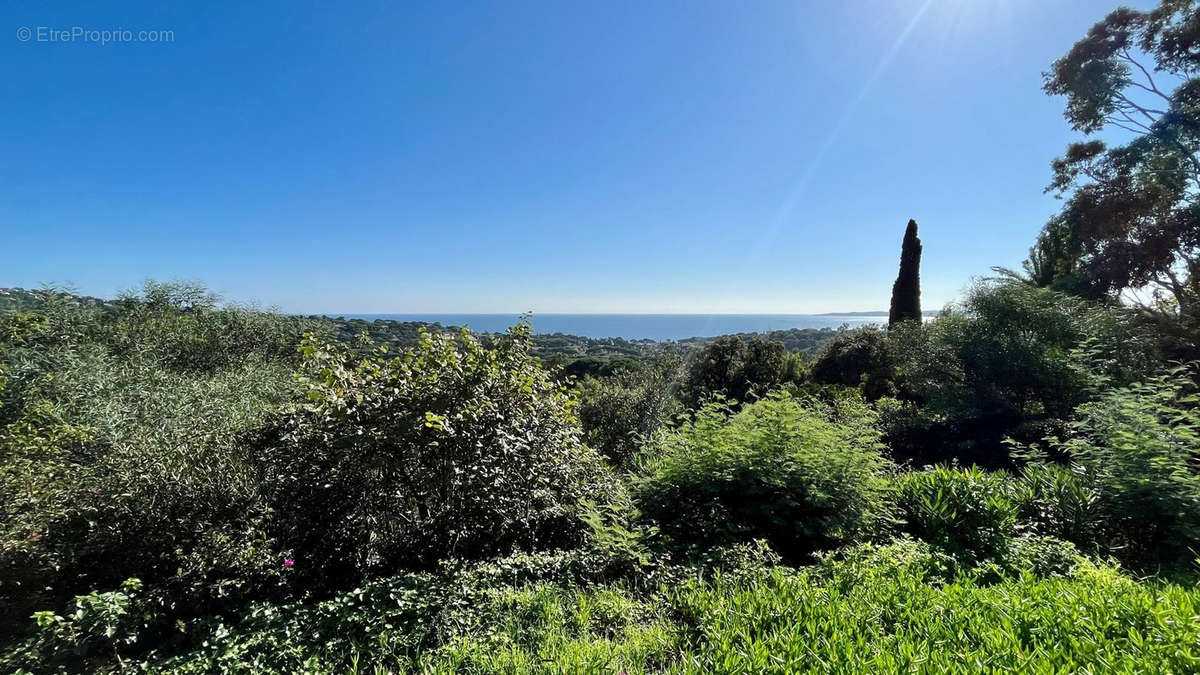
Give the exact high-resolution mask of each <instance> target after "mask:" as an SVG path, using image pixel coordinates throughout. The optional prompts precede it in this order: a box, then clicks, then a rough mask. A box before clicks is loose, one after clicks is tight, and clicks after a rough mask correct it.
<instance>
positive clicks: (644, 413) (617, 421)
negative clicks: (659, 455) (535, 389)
mask: <svg viewBox="0 0 1200 675" xmlns="http://www.w3.org/2000/svg"><path fill="white" fill-rule="evenodd" d="M673 389H674V388H673V387H672V385H671V383H670V382H669V381H668V378H667V374H666V373H663V372H662V371H652V370H648V369H647V370H642V371H636V372H633V371H624V372H621V373H618V374H616V375H613V376H610V377H604V378H592V377H589V378H587V379H584V380H583V381H581V382H579V384H578V385H577V387H576V393H577V395H578V396H579V422H580V425H581V426H582V427H583V433H584V438H585V439H586V440H587V443H588V445H590V446H591V447H593V448H596V449H597V450H599V451H600V452H602V453H603V454H604V456H605V457H607V458H608V459H609V460H610V461H611V462H612V463H613V464H614V465H615V466H618V467H628V466H630V465H631V462H632V460H633V458H634V456H635V455H636V454H637V452H638V450H639V448H640V447H641V446H642V444H643V443H645V442H646V441H647V440H648V439H649V438H651V437H652V436H653V435H654V434H655V433H656V432H657V431H658V430H659V429H660V428H662V427H663V425H665V424H666V423H668V422H669V421H670V420H671V418H672V417H674V416H675V415H676V414H678V412H679V404H678V403H677V402H676V400H675V396H674V390H673Z"/></svg>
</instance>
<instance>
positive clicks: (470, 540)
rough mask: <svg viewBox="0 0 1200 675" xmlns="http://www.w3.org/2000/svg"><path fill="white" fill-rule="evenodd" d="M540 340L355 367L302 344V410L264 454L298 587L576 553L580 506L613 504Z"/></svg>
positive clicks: (338, 353)
mask: <svg viewBox="0 0 1200 675" xmlns="http://www.w3.org/2000/svg"><path fill="white" fill-rule="evenodd" d="M529 347H530V328H529V326H528V324H521V325H518V326H516V327H514V328H513V329H511V330H510V332H509V335H508V337H507V338H506V339H503V340H500V341H498V344H496V345H495V346H494V347H485V346H483V345H482V344H481V343H480V342H479V340H478V339H477V338H476V337H475V336H473V335H472V334H471V333H470V332H469V331H466V330H464V331H462V332H461V333H460V334H459V335H458V336H457V337H452V336H446V335H432V334H429V333H424V332H423V333H422V334H421V336H420V338H419V341H418V344H417V345H416V346H414V347H412V348H410V349H407V350H405V351H403V352H401V353H400V354H399V355H398V356H396V357H393V358H387V356H386V353H385V351H386V350H380V351H377V352H376V353H375V354H374V355H372V356H367V357H365V358H362V359H359V360H356V361H355V360H349V357H348V354H347V352H346V348H345V347H342V346H339V345H320V344H316V343H314V342H306V343H305V345H304V347H303V350H304V352H305V354H306V359H307V361H306V364H305V369H304V375H303V378H302V379H303V383H304V385H305V386H306V387H307V389H308V396H307V403H306V404H304V405H302V406H299V407H297V408H296V409H295V410H294V411H293V412H291V413H290V414H289V415H288V416H287V417H286V419H284V420H283V421H282V422H281V424H279V425H278V427H277V428H274V429H270V430H268V433H266V434H265V435H264V437H263V440H262V441H261V442H260V443H259V445H260V449H259V453H258V456H259V457H260V459H261V462H262V466H263V471H264V473H263V476H262V481H263V483H264V484H265V485H266V486H267V489H268V490H269V492H270V495H271V497H270V498H271V503H272V504H273V505H274V508H275V512H276V513H277V514H278V520H279V525H280V528H279V530H278V538H279V540H280V541H281V542H284V545H285V546H286V547H287V548H288V549H289V550H290V551H292V552H293V558H294V560H295V572H294V576H296V577H297V579H303V580H304V581H305V582H306V583H309V584H312V585H313V586H314V587H317V588H320V587H322V586H324V585H333V586H335V587H336V586H344V585H345V584H347V583H354V582H355V581H356V580H359V579H363V578H369V577H373V576H377V575H379V574H382V573H386V572H387V571H389V570H397V569H404V568H427V567H429V566H431V565H433V564H435V563H436V562H437V561H438V560H439V559H442V558H446V557H451V556H453V557H459V558H465V559H476V558H481V557H485V556H489V555H494V554H498V553H504V552H506V551H508V550H511V549H513V548H538V547H541V548H552V547H558V546H570V545H574V544H577V543H579V542H580V541H581V540H582V536H583V534H584V530H585V528H584V524H583V522H582V521H580V519H579V513H580V508H581V506H580V505H581V503H582V502H583V501H585V500H588V499H591V500H594V501H603V500H604V499H605V498H606V497H609V496H610V494H611V493H612V492H614V491H616V490H618V489H619V488H618V485H617V484H616V483H615V482H614V481H613V480H612V478H611V476H610V474H609V472H608V471H607V469H606V468H605V467H604V465H603V463H602V461H601V460H600V458H599V456H598V455H596V454H595V453H594V452H593V451H591V450H589V449H588V448H587V447H586V446H584V445H583V444H582V443H581V442H580V438H579V427H578V424H577V421H576V419H575V416H574V413H573V408H574V406H575V400H574V399H573V398H572V397H571V396H570V395H569V394H568V392H567V391H566V390H565V389H564V388H563V387H562V386H561V385H559V384H557V383H555V382H554V380H553V379H552V377H551V376H550V374H549V373H548V372H546V371H545V370H543V369H542V368H541V367H540V366H539V365H538V363H537V361H536V360H535V359H534V358H533V357H532V356H530V354H529Z"/></svg>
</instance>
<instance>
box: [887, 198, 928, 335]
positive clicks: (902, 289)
mask: <svg viewBox="0 0 1200 675" xmlns="http://www.w3.org/2000/svg"><path fill="white" fill-rule="evenodd" d="M914 320H915V321H920V320H921V240H920V239H918V238H917V221H915V220H910V221H908V228H907V229H906V230H904V244H903V246H902V247H901V248H900V274H899V275H897V276H896V283H894V284H892V307H891V310H890V311H889V312H888V326H894V325H896V324H897V323H899V322H901V321H914Z"/></svg>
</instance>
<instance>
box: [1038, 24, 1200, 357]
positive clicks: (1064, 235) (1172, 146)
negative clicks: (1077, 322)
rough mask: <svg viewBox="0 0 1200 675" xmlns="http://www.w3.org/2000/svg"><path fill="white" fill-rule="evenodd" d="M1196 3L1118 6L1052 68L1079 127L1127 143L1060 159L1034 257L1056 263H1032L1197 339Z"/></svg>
mask: <svg viewBox="0 0 1200 675" xmlns="http://www.w3.org/2000/svg"><path fill="white" fill-rule="evenodd" d="M1197 5H1198V3H1197V1H1196V0H1162V2H1161V3H1160V4H1159V6H1158V7H1157V8H1155V9H1153V10H1150V11H1144V12H1143V11H1135V10H1132V9H1128V8H1120V9H1117V10H1115V11H1113V12H1112V13H1111V14H1109V15H1108V16H1107V17H1106V18H1105V19H1104V20H1103V21H1101V22H1100V23H1098V24H1096V25H1095V26H1093V27H1092V29H1091V30H1090V31H1088V34H1087V36H1086V37H1084V38H1083V39H1082V40H1080V41H1079V42H1077V43H1076V44H1075V45H1074V47H1072V48H1071V50H1070V51H1069V52H1068V53H1067V54H1066V55H1065V56H1063V57H1062V58H1060V59H1059V60H1057V61H1055V62H1054V65H1053V66H1052V68H1051V69H1050V72H1048V73H1046V74H1045V85H1044V87H1045V90H1046V92H1047V93H1049V94H1053V95H1061V96H1065V97H1066V110H1065V112H1064V116H1065V117H1066V119H1067V121H1069V122H1070V123H1071V126H1072V127H1073V128H1074V129H1075V130H1077V131H1080V132H1082V133H1083V134H1084V135H1085V136H1093V135H1096V134H1101V133H1103V132H1106V131H1108V132H1112V131H1116V132H1117V133H1118V134H1119V135H1120V136H1121V137H1122V140H1124V141H1125V142H1124V144H1123V145H1115V146H1109V145H1108V144H1107V143H1105V142H1104V141H1103V140H1100V139H1098V138H1093V139H1091V140H1087V141H1084V142H1079V143H1074V144H1072V145H1070V146H1069V147H1068V148H1067V152H1066V154H1065V155H1064V156H1063V157H1061V158H1059V159H1056V160H1055V161H1054V165H1053V166H1054V181H1053V183H1052V184H1051V185H1050V188H1049V190H1051V191H1055V192H1057V193H1058V194H1060V195H1065V196H1067V197H1068V198H1067V202H1066V204H1065V206H1064V208H1063V210H1062V212H1061V213H1059V214H1058V215H1057V216H1055V218H1054V219H1053V220H1051V222H1050V224H1048V225H1047V227H1046V231H1045V233H1044V235H1043V240H1040V241H1039V246H1038V247H1035V251H1034V252H1035V253H1039V254H1045V253H1052V256H1051V257H1052V258H1055V259H1051V260H1041V261H1036V262H1038V263H1039V264H1043V265H1044V266H1045V267H1046V268H1047V270H1048V271H1050V272H1051V276H1052V277H1054V278H1053V281H1052V282H1051V283H1049V284H1047V285H1052V286H1055V287H1058V288H1062V289H1063V290H1068V291H1072V292H1075V293H1078V294H1079V295H1083V296H1085V297H1092V298H1096V299H1100V298H1114V299H1115V298H1121V299H1123V300H1125V301H1128V302H1132V303H1134V304H1136V305H1138V306H1139V307H1140V308H1141V309H1142V310H1143V311H1145V312H1147V313H1149V314H1150V315H1151V316H1153V317H1155V318H1157V319H1160V320H1162V321H1163V322H1164V324H1171V325H1172V326H1173V327H1175V328H1181V329H1183V331H1182V332H1183V334H1185V335H1188V334H1190V335H1191V338H1189V341H1190V342H1191V343H1192V344H1194V345H1198V346H1200V339H1197V338H1198V337H1200V273H1198V272H1200V203H1198V201H1197V199H1196V197H1197V195H1198V194H1200V77H1198V76H1200V7H1198V6H1197ZM1048 243H1053V244H1055V245H1054V246H1053V247H1050V246H1047V245H1046V244H1048ZM1043 281H1046V279H1043Z"/></svg>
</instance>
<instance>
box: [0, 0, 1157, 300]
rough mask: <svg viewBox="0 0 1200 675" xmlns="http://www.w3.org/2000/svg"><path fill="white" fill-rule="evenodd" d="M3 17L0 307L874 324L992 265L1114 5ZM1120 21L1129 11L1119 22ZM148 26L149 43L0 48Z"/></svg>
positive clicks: (269, 7) (82, 12) (267, 6)
mask: <svg viewBox="0 0 1200 675" xmlns="http://www.w3.org/2000/svg"><path fill="white" fill-rule="evenodd" d="M102 4H106V3H95V2H87V3H70V2H54V3H5V5H4V6H3V8H2V9H0V17H3V19H4V20H3V22H0V23H2V24H3V30H4V31H5V35H4V36H3V37H0V63H3V64H4V65H3V70H2V71H0V72H3V80H2V82H3V84H2V85H0V86H3V87H4V88H5V89H6V92H5V93H6V95H5V97H4V100H5V103H4V105H3V107H2V109H0V120H3V126H2V127H0V128H2V129H3V132H4V133H2V134H0V242H3V245H0V286H24V287H36V286H38V285H40V284H43V283H47V282H53V283H60V284H72V285H74V286H75V287H76V288H77V289H79V290H80V291H82V292H85V293H89V294H94V295H100V296H111V295H113V294H114V293H115V292H116V291H118V290H119V289H122V288H128V287H131V286H135V285H137V284H138V283H139V282H140V281H141V280H142V279H145V278H156V279H173V278H182V279H195V280H201V281H204V282H206V283H207V284H209V285H210V286H211V287H212V288H213V289H214V290H216V291H218V292H220V293H221V294H223V295H225V296H226V297H229V298H231V299H236V300H239V301H257V302H260V303H262V304H265V305H275V306H278V307H279V308H281V309H283V310H285V311H295V312H334V313H339V312H518V311H526V310H532V311H535V312H543V313H548V312H734V313H739V312H741V313H754V312H781V313H794V312H824V311H839V310H869V309H884V308H886V306H887V302H888V295H889V293H890V288H891V283H892V281H893V279H894V277H895V269H896V264H897V261H898V258H899V247H900V239H901V237H902V235H903V231H904V225H905V223H906V222H907V220H908V219H909V218H910V217H911V218H916V219H917V220H918V222H919V223H920V225H921V237H922V240H923V241H924V247H925V254H924V261H923V269H922V273H923V279H922V281H923V291H924V300H925V306H926V307H927V308H930V307H938V306H940V305H941V304H943V303H944V302H946V301H949V300H952V299H954V298H955V297H956V296H957V295H958V294H959V292H960V291H961V290H962V289H963V288H964V287H965V286H966V285H967V283H968V282H969V281H970V278H971V277H972V276H977V275H985V274H987V273H988V269H989V267H991V266H992V265H1007V266H1015V265H1017V264H1019V261H1020V260H1021V259H1022V258H1023V257H1024V255H1025V253H1026V251H1027V249H1028V246H1029V244H1030V243H1031V242H1032V240H1033V237H1034V236H1035V234H1036V233H1037V231H1038V229H1039V228H1040V227H1041V225H1042V223H1044V222H1045V220H1046V219H1047V217H1049V216H1050V215H1051V214H1052V213H1054V212H1055V211H1056V210H1057V208H1058V202H1057V201H1056V200H1055V199H1054V198H1053V197H1052V196H1050V195H1045V194H1043V192H1042V189H1043V188H1044V186H1045V185H1046V183H1047V182H1048V181H1049V177H1050V171H1049V162H1050V160H1051V159H1052V158H1053V157H1055V156H1056V155H1057V154H1059V153H1060V152H1061V151H1062V149H1063V147H1064V146H1065V144H1066V143H1067V142H1069V141H1070V140H1072V139H1073V138H1074V137H1075V134H1074V133H1073V132H1071V131H1070V129H1069V128H1068V127H1067V125H1066V123H1065V122H1064V121H1063V120H1062V117H1061V109H1062V101H1061V100H1055V99H1051V98H1049V97H1047V96H1045V95H1044V94H1043V93H1042V92H1041V90H1040V84H1041V72H1042V71H1044V70H1045V69H1046V68H1047V67H1048V66H1049V64H1050V63H1051V61H1053V60H1054V59H1055V58H1057V57H1058V56H1060V55H1062V54H1063V53H1064V52H1065V51H1066V50H1067V49H1068V48H1069V47H1070V45H1071V44H1072V43H1073V42H1074V41H1075V40H1077V39H1078V38H1080V37H1082V35H1083V34H1084V32H1085V31H1086V30H1087V28H1088V27H1089V26H1091V25H1092V24H1093V23H1095V22H1096V21H1098V20H1100V19H1101V18H1102V17H1103V16H1104V14H1105V13H1107V11H1109V10H1110V9H1112V8H1113V7H1114V6H1115V5H1116V3H1115V2H1113V3H1112V4H1110V3H1109V2H1103V1H1097V0H1052V1H1046V0H847V1H846V2H832V1H826V0H810V1H803V2H767V1H755V2H728V1H725V0H718V1H713V2H707V1H701V0H689V1H687V2H646V1H645V0H641V1H638V2H623V1H614V2H604V3H597V2H589V3H567V2H544V3H525V2H515V1H514V2H492V3H483V2H480V3H474V2H468V3H444V2H437V3H428V4H424V3H415V2H399V3H397V2H378V3H374V2H367V3H325V2H320V3H318V2H303V1H292V2H287V3H283V2H279V3H274V2H256V3H225V2H203V3H200V2H181V3H161V2H126V3H121V4H120V5H119V6H118V5H116V4H112V5H111V6H101V5H102ZM1126 4H1130V5H1132V6H1135V7H1144V6H1148V5H1149V4H1151V3H1148V2H1141V3H1138V2H1127V3H1126ZM76 26H79V27H81V28H82V29H84V30H89V31H93V30H106V29H107V30H113V29H127V30H130V31H133V32H137V31H141V30H170V31H172V32H173V41H171V42H169V43H161V42H159V43H149V42H141V43H137V42H124V43H109V44H99V43H97V42H95V41H90V42H89V41H84V38H83V37H80V38H78V39H77V40H76V41H74V42H63V41H61V40H60V41H49V36H48V33H46V32H45V31H44V30H43V32H42V34H41V38H39V36H38V34H37V33H36V32H34V33H33V34H32V37H31V39H29V40H28V41H21V40H20V39H19V37H20V36H19V34H18V32H19V29H21V28H23V27H25V28H30V29H31V31H37V30H38V29H39V28H54V29H62V30H67V31H70V30H71V29H72V28H74V27H76Z"/></svg>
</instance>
